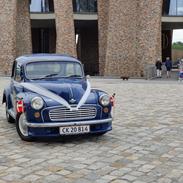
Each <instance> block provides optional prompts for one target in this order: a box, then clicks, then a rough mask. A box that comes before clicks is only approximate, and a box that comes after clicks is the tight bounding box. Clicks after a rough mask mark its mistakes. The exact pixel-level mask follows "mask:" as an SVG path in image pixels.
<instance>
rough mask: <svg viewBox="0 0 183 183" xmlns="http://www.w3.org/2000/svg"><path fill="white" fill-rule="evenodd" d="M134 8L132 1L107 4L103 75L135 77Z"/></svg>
mask: <svg viewBox="0 0 183 183" xmlns="http://www.w3.org/2000/svg"><path fill="white" fill-rule="evenodd" d="M136 8H137V3H136V1H134V0H128V1H122V0H110V2H109V19H108V29H107V31H108V35H107V49H106V65H105V66H106V67H105V70H104V74H105V75H120V76H127V75H130V76H133V75H135V73H134V70H135V68H136V60H135V55H136Z"/></svg>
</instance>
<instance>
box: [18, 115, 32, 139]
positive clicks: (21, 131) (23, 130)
mask: <svg viewBox="0 0 183 183" xmlns="http://www.w3.org/2000/svg"><path fill="white" fill-rule="evenodd" d="M16 129H17V132H18V135H19V136H20V138H21V139H22V140H24V141H29V142H30V141H32V140H33V139H32V138H31V137H30V136H29V135H28V127H27V125H26V116H25V113H22V114H20V115H19V116H18V117H17V120H16Z"/></svg>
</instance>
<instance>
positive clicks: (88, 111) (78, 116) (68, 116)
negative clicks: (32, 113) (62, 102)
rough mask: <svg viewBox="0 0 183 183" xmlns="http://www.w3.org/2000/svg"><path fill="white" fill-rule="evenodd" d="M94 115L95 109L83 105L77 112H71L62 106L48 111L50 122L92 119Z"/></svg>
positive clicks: (95, 113)
mask: <svg viewBox="0 0 183 183" xmlns="http://www.w3.org/2000/svg"><path fill="white" fill-rule="evenodd" d="M72 107H73V106H72ZM96 115H97V109H96V107H94V106H91V105H88V106H87V105H85V106H82V107H80V108H79V109H78V110H72V111H71V110H70V109H68V108H66V107H64V106H63V107H58V108H54V109H50V110H49V117H50V120H51V121H67V120H84V119H94V118H95V117H96Z"/></svg>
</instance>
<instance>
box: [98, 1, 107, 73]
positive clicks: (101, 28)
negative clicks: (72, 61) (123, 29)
mask: <svg viewBox="0 0 183 183" xmlns="http://www.w3.org/2000/svg"><path fill="white" fill-rule="evenodd" d="M97 6H98V36H99V39H98V40H99V74H100V75H104V68H105V63H106V49H107V34H108V18H109V16H108V15H109V8H108V7H109V0H98V1H97Z"/></svg>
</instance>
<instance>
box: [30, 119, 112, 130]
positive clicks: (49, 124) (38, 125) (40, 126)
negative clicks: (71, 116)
mask: <svg viewBox="0 0 183 183" xmlns="http://www.w3.org/2000/svg"><path fill="white" fill-rule="evenodd" d="M110 122H112V118H108V119H101V120H91V121H76V122H64V123H54V122H53V123H28V122H26V125H27V126H28V127H32V128H48V127H63V126H81V125H95V124H102V123H110Z"/></svg>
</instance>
